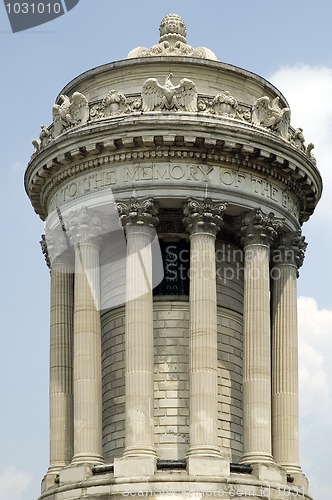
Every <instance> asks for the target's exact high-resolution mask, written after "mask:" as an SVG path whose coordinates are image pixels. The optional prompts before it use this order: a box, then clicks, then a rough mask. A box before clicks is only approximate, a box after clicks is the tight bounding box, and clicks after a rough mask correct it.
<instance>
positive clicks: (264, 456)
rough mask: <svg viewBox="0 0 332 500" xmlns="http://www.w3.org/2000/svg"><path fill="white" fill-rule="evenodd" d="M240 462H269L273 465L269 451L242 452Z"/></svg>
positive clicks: (249, 463) (251, 463)
mask: <svg viewBox="0 0 332 500" xmlns="http://www.w3.org/2000/svg"><path fill="white" fill-rule="evenodd" d="M241 464H248V465H253V464H267V465H268V464H271V465H275V461H274V459H273V457H272V455H271V454H270V453H244V455H243V456H242V458H241Z"/></svg>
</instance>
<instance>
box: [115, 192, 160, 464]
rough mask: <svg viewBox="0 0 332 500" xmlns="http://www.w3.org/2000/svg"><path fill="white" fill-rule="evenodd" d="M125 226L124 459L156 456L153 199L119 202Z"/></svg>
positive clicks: (154, 218) (121, 217)
mask: <svg viewBox="0 0 332 500" xmlns="http://www.w3.org/2000/svg"><path fill="white" fill-rule="evenodd" d="M118 210H119V213H120V219H121V221H122V224H123V225H124V226H125V228H126V236H127V265H126V313H125V325H126V327H125V345H126V364H125V392H126V448H125V451H124V456H125V457H138V456H153V457H155V456H156V452H155V446H154V341H153V298H152V252H151V241H152V239H153V237H154V235H155V229H154V226H155V224H156V223H157V221H158V219H157V218H156V213H157V212H156V209H155V207H154V204H153V201H152V200H151V199H148V200H143V201H138V200H137V199H135V198H132V199H131V200H130V202H129V203H128V204H125V203H121V204H118Z"/></svg>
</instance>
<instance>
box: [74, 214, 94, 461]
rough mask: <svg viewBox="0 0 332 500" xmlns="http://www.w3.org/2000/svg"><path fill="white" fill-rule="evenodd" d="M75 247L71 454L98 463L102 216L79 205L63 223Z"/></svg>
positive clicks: (77, 459) (82, 459)
mask: <svg viewBox="0 0 332 500" xmlns="http://www.w3.org/2000/svg"><path fill="white" fill-rule="evenodd" d="M66 226H67V228H68V234H69V235H70V238H71V241H72V244H73V245H74V249H75V295H74V456H73V460H72V463H73V464H83V463H85V464H98V463H102V462H103V457H102V415H101V411H102V397H101V327H100V312H99V293H100V286H99V243H100V238H98V236H100V235H101V232H102V228H101V219H100V217H99V215H98V213H96V212H94V211H93V210H90V209H87V208H82V209H81V210H79V211H77V212H73V213H71V214H70V216H69V218H68V221H67V223H66Z"/></svg>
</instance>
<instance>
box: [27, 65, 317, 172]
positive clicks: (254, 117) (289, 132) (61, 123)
mask: <svg viewBox="0 0 332 500" xmlns="http://www.w3.org/2000/svg"><path fill="white" fill-rule="evenodd" d="M172 77H173V75H172V73H169V74H168V75H167V76H166V79H165V83H164V84H161V83H160V82H159V81H158V79H157V78H148V79H147V80H146V81H145V82H144V84H143V86H142V90H141V93H140V94H131V95H125V94H124V93H122V92H121V91H120V90H116V89H112V90H110V91H109V92H108V93H107V95H106V96H105V97H104V98H103V99H101V100H98V101H94V102H88V99H87V98H86V97H85V96H84V95H83V94H81V93H80V92H74V93H73V95H72V96H71V98H69V97H68V96H67V95H61V96H60V101H59V102H60V104H55V105H54V106H53V126H52V125H51V126H50V127H46V126H45V125H43V126H42V130H41V133H40V136H39V139H35V140H33V141H32V144H33V146H34V148H35V151H34V153H33V155H32V156H33V157H34V156H36V154H37V153H38V152H39V151H41V150H42V149H43V148H44V147H45V146H47V145H48V144H49V143H50V141H52V140H53V139H55V138H56V137H57V136H59V135H60V134H62V133H64V132H66V131H67V130H69V129H72V128H73V127H76V126H78V125H83V124H85V123H87V122H90V123H93V122H95V121H98V120H103V119H106V118H112V117H117V116H120V115H128V114H132V113H138V112H141V113H142V112H143V113H147V112H152V111H154V112H155V111H160V112H163V111H171V112H181V111H185V112H189V113H201V114H204V115H214V116H216V117H218V116H219V117H223V118H227V119H233V120H239V121H241V122H244V123H248V124H252V125H258V126H260V127H264V128H266V129H268V130H270V131H271V132H273V133H275V134H276V135H278V136H280V137H282V138H283V139H285V140H287V141H288V142H289V143H290V144H292V145H293V146H294V147H295V148H296V149H299V150H300V151H302V152H303V153H304V154H305V155H306V156H307V157H308V158H309V159H310V161H312V162H314V163H315V161H316V160H315V158H314V156H313V155H312V149H313V148H314V145H313V144H312V143H309V144H308V145H306V144H305V141H304V136H303V130H302V129H301V128H297V129H296V130H295V131H294V130H293V129H291V128H290V110H289V108H287V107H284V108H281V107H280V104H279V97H276V98H275V99H273V100H272V101H271V99H270V98H269V97H267V96H263V97H260V98H259V99H257V100H256V102H255V103H254V105H253V106H250V105H249V104H246V103H241V104H240V103H239V102H238V101H237V100H236V99H235V97H234V96H233V95H232V94H231V93H230V92H229V91H228V90H223V91H222V92H220V93H219V94H217V95H216V96H204V95H200V94H198V91H197V88H196V85H195V83H194V82H193V81H192V80H190V79H188V78H182V79H181V80H180V82H179V83H178V84H177V85H174V84H173V82H172Z"/></svg>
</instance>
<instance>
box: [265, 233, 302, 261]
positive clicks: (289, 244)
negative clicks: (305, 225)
mask: <svg viewBox="0 0 332 500" xmlns="http://www.w3.org/2000/svg"><path fill="white" fill-rule="evenodd" d="M307 246H308V243H306V241H305V237H304V236H302V234H301V231H293V232H291V233H287V234H284V235H283V236H282V237H281V239H280V242H279V245H278V247H277V248H275V249H274V251H273V254H272V260H273V263H274V264H275V265H276V264H284V263H288V264H293V265H294V266H297V267H298V268H299V267H301V266H302V264H303V261H304V257H305V252H306V248H307Z"/></svg>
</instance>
